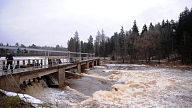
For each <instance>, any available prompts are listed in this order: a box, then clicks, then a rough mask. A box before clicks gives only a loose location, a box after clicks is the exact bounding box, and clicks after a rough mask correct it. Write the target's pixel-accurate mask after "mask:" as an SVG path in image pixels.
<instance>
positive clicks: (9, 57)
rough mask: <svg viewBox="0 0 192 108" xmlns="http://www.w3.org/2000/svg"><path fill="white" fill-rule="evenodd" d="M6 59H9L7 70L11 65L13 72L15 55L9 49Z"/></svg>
mask: <svg viewBox="0 0 192 108" xmlns="http://www.w3.org/2000/svg"><path fill="white" fill-rule="evenodd" d="M5 59H6V60H7V65H6V70H7V69H8V66H9V65H10V69H11V72H13V56H12V55H11V53H10V52H9V51H8V52H7V55H6V57H5ZM5 72H7V71H5Z"/></svg>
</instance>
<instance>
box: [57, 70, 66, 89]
mask: <svg viewBox="0 0 192 108" xmlns="http://www.w3.org/2000/svg"><path fill="white" fill-rule="evenodd" d="M58 83H59V87H64V83H65V68H59V71H58Z"/></svg>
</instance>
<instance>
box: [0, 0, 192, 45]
mask: <svg viewBox="0 0 192 108" xmlns="http://www.w3.org/2000/svg"><path fill="white" fill-rule="evenodd" d="M186 6H187V7H188V8H189V9H191V8H192V0H0V42H2V43H3V44H4V45H5V44H7V43H9V44H11V45H15V43H16V42H18V43H19V44H24V45H26V46H29V45H32V44H35V45H38V46H56V45H60V46H63V47H67V41H68V40H69V39H70V38H71V37H74V34H75V31H77V32H78V33H79V38H80V40H81V41H84V42H87V39H88V38H89V36H90V35H92V36H93V38H94V39H95V37H96V34H97V32H98V31H100V32H101V31H102V29H103V30H104V33H105V35H106V36H108V37H111V36H112V35H113V34H114V32H119V31H120V29H121V27H122V26H123V27H124V30H130V29H131V27H132V26H133V22H134V20H136V22H137V26H138V29H139V32H141V30H142V27H143V25H144V24H146V25H147V26H149V24H150V22H152V23H153V24H156V23H158V22H162V20H163V19H165V20H167V19H168V20H171V19H173V20H178V18H179V14H180V13H181V12H182V11H183V10H184V8H185V7H186Z"/></svg>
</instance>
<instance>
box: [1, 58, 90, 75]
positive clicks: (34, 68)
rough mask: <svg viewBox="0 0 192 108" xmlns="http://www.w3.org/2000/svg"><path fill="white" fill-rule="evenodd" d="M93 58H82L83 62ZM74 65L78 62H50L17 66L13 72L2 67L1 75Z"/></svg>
mask: <svg viewBox="0 0 192 108" xmlns="http://www.w3.org/2000/svg"><path fill="white" fill-rule="evenodd" d="M91 60H93V59H90V60H82V61H81V62H79V63H81V64H83V63H85V62H88V61H91ZM0 65H1V66H2V62H1V63H0ZM74 65H77V64H76V63H69V62H62V63H61V64H54V65H52V66H49V65H48V64H45V65H42V66H33V67H27V68H17V69H13V72H11V70H10V69H8V70H7V72H5V70H3V69H0V76H4V75H6V74H17V73H23V72H29V71H37V70H43V69H51V68H56V67H59V66H69V67H70V66H72V67H76V66H74Z"/></svg>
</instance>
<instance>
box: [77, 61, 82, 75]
mask: <svg viewBox="0 0 192 108" xmlns="http://www.w3.org/2000/svg"><path fill="white" fill-rule="evenodd" d="M77 71H78V74H81V63H78V64H77Z"/></svg>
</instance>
